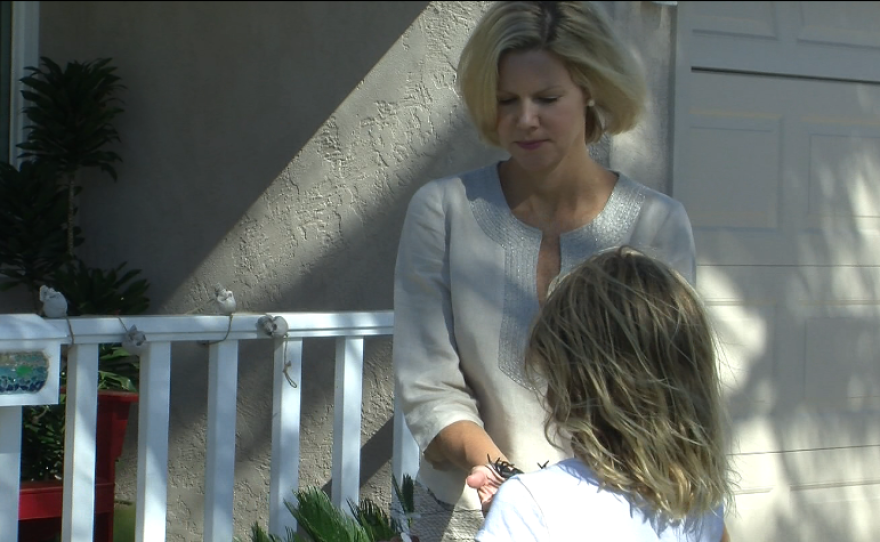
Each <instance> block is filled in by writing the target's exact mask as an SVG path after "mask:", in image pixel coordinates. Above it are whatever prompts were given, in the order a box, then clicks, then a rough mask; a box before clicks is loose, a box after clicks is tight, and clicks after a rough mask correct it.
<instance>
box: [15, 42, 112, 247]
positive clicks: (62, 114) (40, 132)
mask: <svg viewBox="0 0 880 542" xmlns="http://www.w3.org/2000/svg"><path fill="white" fill-rule="evenodd" d="M110 60H111V59H109V58H102V59H98V60H95V61H93V62H69V63H68V64H67V66H65V68H64V69H63V70H62V69H61V67H60V66H59V65H58V64H56V63H55V62H53V61H52V60H51V59H49V58H47V57H41V58H40V66H38V67H33V66H30V67H27V68H26V71H28V72H30V75H28V76H26V77H23V78H22V79H21V82H22V83H23V84H24V85H25V87H26V89H25V90H23V91H22V96H23V97H24V98H25V100H27V101H28V103H29V105H27V106H26V107H25V108H24V114H25V116H26V117H27V119H28V121H30V125H29V126H28V136H27V140H26V141H25V142H24V143H22V144H20V145H18V147H19V148H20V149H22V150H23V151H24V152H23V153H22V157H24V158H33V159H34V160H36V161H38V162H41V163H46V164H51V165H52V166H53V167H55V168H56V169H57V171H58V173H59V174H60V175H61V176H62V178H63V180H64V183H65V186H66V188H67V191H68V200H67V201H68V215H67V223H68V228H67V232H68V237H67V250H68V256H70V257H73V249H74V245H75V239H74V237H73V217H74V214H75V212H76V210H75V204H74V201H75V197H76V178H77V175H78V174H79V172H80V171H81V170H82V169H84V168H90V167H97V168H99V169H101V170H102V171H104V172H105V173H107V174H108V175H110V176H111V177H112V178H113V180H116V179H117V175H116V169H115V168H114V167H113V164H114V163H115V162H119V161H121V158H120V156H119V155H118V154H117V153H116V152H114V151H112V150H106V149H105V147H106V146H107V145H108V144H109V143H112V142H113V141H119V133H118V132H117V131H116V128H115V127H114V125H113V121H114V120H115V119H116V117H117V116H118V115H119V114H120V113H122V108H121V107H118V106H117V105H116V104H118V103H121V101H120V100H119V98H118V97H117V93H118V92H119V91H120V90H122V89H124V88H125V86H124V85H122V84H121V83H120V82H119V81H120V79H119V77H118V76H117V75H116V74H115V71H116V68H115V67H114V66H112V65H111V64H110Z"/></svg>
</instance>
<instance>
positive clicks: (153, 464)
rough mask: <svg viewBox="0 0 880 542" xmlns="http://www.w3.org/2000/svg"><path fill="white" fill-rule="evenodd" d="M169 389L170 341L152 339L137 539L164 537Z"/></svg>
mask: <svg viewBox="0 0 880 542" xmlns="http://www.w3.org/2000/svg"><path fill="white" fill-rule="evenodd" d="M170 391H171V343H170V342H154V343H151V344H150V346H149V348H148V350H147V352H146V354H144V355H142V356H141V373H140V397H139V403H140V404H139V406H138V475H137V519H136V523H135V525H136V527H135V540H136V542H160V541H164V540H165V520H166V516H167V507H168V416H169V413H168V408H169V404H170Z"/></svg>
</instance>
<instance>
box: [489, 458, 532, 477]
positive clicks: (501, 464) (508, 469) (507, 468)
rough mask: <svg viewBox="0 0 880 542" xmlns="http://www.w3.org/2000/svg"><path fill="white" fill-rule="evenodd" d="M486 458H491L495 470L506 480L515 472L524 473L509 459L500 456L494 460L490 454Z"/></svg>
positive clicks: (490, 464) (491, 464) (490, 461)
mask: <svg viewBox="0 0 880 542" xmlns="http://www.w3.org/2000/svg"><path fill="white" fill-rule="evenodd" d="M486 459H488V460H489V466H491V467H492V468H493V469H495V472H497V473H498V476H501V477H502V478H504V479H505V480H507V479H508V478H510V477H511V476H513V475H515V474H522V472H523V471H521V470H519V469H518V468H516V467H514V466H513V463H508V462H507V461H504V460H502V459H501V458H500V457H499V458H498V459H496V460H495V461H492V459H491V458H489V456H488V455H487V456H486Z"/></svg>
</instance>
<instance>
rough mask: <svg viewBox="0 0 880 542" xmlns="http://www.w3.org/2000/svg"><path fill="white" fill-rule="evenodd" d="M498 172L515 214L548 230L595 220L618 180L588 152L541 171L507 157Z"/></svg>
mask: <svg viewBox="0 0 880 542" xmlns="http://www.w3.org/2000/svg"><path fill="white" fill-rule="evenodd" d="M498 173H499V177H500V179H501V187H502V190H503V191H504V196H505V199H506V200H507V204H508V206H509V207H510V210H511V212H513V214H514V216H516V217H517V218H518V219H520V220H522V221H523V222H525V223H526V224H529V225H531V226H534V227H537V228H540V229H541V230H542V231H544V232H545V233H554V232H555V233H563V232H565V231H570V230H573V229H576V228H578V227H580V226H583V225H584V224H586V223H588V222H590V221H591V220H593V219H594V218H595V217H596V216H597V215H598V214H599V213H600V212H602V209H603V208H604V207H605V203H606V202H607V201H608V198H609V197H610V195H611V192H612V191H613V190H614V185H615V183H616V182H617V176H616V175H615V174H614V173H613V172H611V171H608V170H607V169H605V168H604V167H602V166H601V165H599V164H598V163H596V162H595V161H594V160H593V159H592V158H590V156H589V153H584V156H583V157H581V158H580V159H579V160H571V161H569V162H568V163H563V164H560V165H559V166H558V167H557V168H556V169H554V170H552V171H547V172H541V173H535V172H528V171H525V170H523V169H522V168H519V167H518V166H517V164H516V163H515V162H514V161H512V160H508V161H506V162H503V163H502V164H501V165H500V167H499V171H498Z"/></svg>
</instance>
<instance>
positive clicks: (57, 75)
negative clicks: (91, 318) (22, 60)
mask: <svg viewBox="0 0 880 542" xmlns="http://www.w3.org/2000/svg"><path fill="white" fill-rule="evenodd" d="M26 71H27V72H28V75H27V76H26V77H24V78H22V79H21V82H22V84H23V85H24V90H22V96H23V97H24V99H25V102H26V106H25V108H24V110H23V112H24V115H25V117H26V119H27V121H28V123H27V125H26V126H25V129H26V134H27V135H26V139H25V141H24V142H22V143H20V144H19V145H18V148H19V149H21V151H22V153H21V155H20V156H19V158H21V159H23V161H22V163H21V164H20V165H19V166H18V167H16V166H14V165H12V164H8V163H0V231H2V235H0V275H2V277H0V279H2V280H0V289H2V290H9V289H11V288H15V287H23V288H25V289H27V291H28V292H29V293H30V296H31V300H32V301H33V304H34V312H37V313H39V312H40V310H41V308H40V303H39V288H40V287H41V286H43V285H47V286H50V287H52V288H54V289H55V290H56V291H58V292H61V294H63V295H64V297H65V298H66V299H67V303H68V311H67V315H68V316H80V315H87V314H89V315H116V316H120V315H131V314H140V313H142V312H144V311H145V310H146V309H147V308H148V307H149V302H150V300H149V298H148V297H147V291H148V289H149V283H148V282H147V280H145V279H143V278H141V277H140V276H139V275H140V270H126V269H125V267H126V263H125V262H123V263H122V264H120V265H118V266H116V267H112V268H110V269H98V268H91V267H89V266H87V265H86V264H85V263H84V262H83V261H82V260H81V259H79V258H78V256H77V255H76V253H75V249H76V248H77V247H78V246H80V245H81V244H82V243H83V242H84V240H83V236H82V231H81V230H80V228H79V227H77V226H76V225H75V223H74V219H75V217H76V215H77V212H78V206H77V202H76V199H77V197H78V196H79V194H80V193H81V191H82V186H81V181H82V180H83V173H84V172H85V171H86V170H89V169H97V170H99V171H101V172H103V173H104V174H107V175H109V176H110V177H111V178H112V179H113V180H114V181H115V180H117V172H116V169H115V165H116V164H118V163H119V162H121V157H120V156H119V155H118V154H117V153H116V152H115V151H113V150H112V149H110V148H108V145H110V144H112V143H113V142H117V141H119V140H120V138H119V134H118V132H117V130H116V128H115V126H114V122H115V120H116V119H117V117H118V115H119V114H121V113H122V112H123V110H122V108H121V107H120V105H121V103H122V102H121V100H120V99H119V97H118V93H119V92H120V91H121V90H123V89H125V86H124V85H122V84H121V82H120V78H119V77H118V76H117V75H116V73H115V72H116V68H115V67H114V66H112V65H111V59H109V58H102V59H98V60H95V61H92V62H69V63H67V64H66V66H65V67H64V68H62V67H61V66H59V65H58V64H56V63H55V62H53V61H52V60H51V59H49V58H47V57H42V58H41V59H40V65H39V66H37V67H28V68H26ZM120 335H121V333H120ZM62 363H63V360H62ZM138 372H139V359H138V358H137V356H132V355H130V354H129V353H128V352H126V351H125V350H124V349H122V347H121V344H118V343H116V344H104V345H101V347H100V350H99V373H98V374H99V381H98V388H99V389H102V390H121V391H130V392H136V391H137V385H138V382H137V375H138ZM65 377H66V373H65V371H64V369H63V365H62V374H61V380H62V382H61V383H62V385H64V381H65ZM23 414H24V416H23V418H24V419H23V424H22V425H23V427H22V429H23V433H22V438H23V453H22V458H23V459H22V474H23V479H30V480H36V479H52V478H59V477H60V476H61V468H62V467H63V446H64V406H63V397H62V404H61V405H53V406H51V407H35V408H26V409H25V410H24V411H23Z"/></svg>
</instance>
